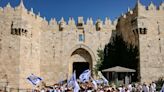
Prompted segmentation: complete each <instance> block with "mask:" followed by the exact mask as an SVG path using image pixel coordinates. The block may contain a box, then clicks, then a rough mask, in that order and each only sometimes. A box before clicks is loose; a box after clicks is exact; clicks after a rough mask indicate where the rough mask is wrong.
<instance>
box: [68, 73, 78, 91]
mask: <svg viewBox="0 0 164 92" xmlns="http://www.w3.org/2000/svg"><path fill="white" fill-rule="evenodd" d="M67 85H68V87H73V92H79V90H80V87H79V84H78V83H77V81H76V72H75V71H74V73H73V75H72V77H71V78H70V79H69V80H68V81H67Z"/></svg>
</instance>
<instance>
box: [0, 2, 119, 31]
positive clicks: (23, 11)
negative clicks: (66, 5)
mask: <svg viewBox="0 0 164 92" xmlns="http://www.w3.org/2000/svg"><path fill="white" fill-rule="evenodd" d="M6 12H8V13H9V12H11V13H13V14H16V15H18V16H20V17H21V16H24V15H27V16H28V17H31V18H32V19H33V20H36V21H39V22H40V23H41V24H42V25H47V26H49V27H59V30H62V29H63V28H64V27H66V26H70V27H74V28H79V27H80V25H82V26H92V27H95V28H96V25H97V22H98V21H99V20H100V19H97V20H96V22H94V21H93V19H92V18H91V17H90V18H87V20H86V21H84V20H83V17H78V19H77V20H78V21H77V22H76V21H75V19H74V18H71V17H70V18H69V19H68V21H65V19H64V18H63V17H62V18H61V19H60V21H56V19H55V18H52V19H50V21H47V20H46V17H41V15H40V12H39V13H38V14H35V13H34V10H33V8H31V9H30V10H27V9H26V8H25V6H24V3H23V0H21V2H20V4H19V5H18V6H16V7H12V6H11V4H10V3H8V4H7V5H6V6H5V7H3V8H2V7H0V14H6ZM116 23H117V20H115V21H113V22H112V21H111V20H110V19H109V18H108V17H106V18H105V21H102V22H100V23H98V24H99V25H101V27H106V28H108V27H109V28H110V27H112V28H115V26H116Z"/></svg>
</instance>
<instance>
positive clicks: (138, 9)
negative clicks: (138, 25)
mask: <svg viewBox="0 0 164 92" xmlns="http://www.w3.org/2000/svg"><path fill="white" fill-rule="evenodd" d="M154 12H157V13H154ZM158 12H159V13H158ZM144 13H146V14H149V13H150V14H151V13H154V14H161V13H163V14H164V2H161V4H160V5H159V6H156V5H155V4H154V3H153V2H150V4H149V5H148V6H145V5H143V4H142V3H141V2H140V0H137V3H136V5H135V7H134V8H133V9H130V8H128V9H127V12H126V13H122V14H121V16H120V17H119V18H120V19H126V18H129V17H132V16H135V15H136V16H138V15H139V14H144Z"/></svg>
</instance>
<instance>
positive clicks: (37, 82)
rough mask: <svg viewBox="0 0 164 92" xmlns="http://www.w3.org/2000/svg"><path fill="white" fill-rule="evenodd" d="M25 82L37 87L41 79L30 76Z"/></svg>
mask: <svg viewBox="0 0 164 92" xmlns="http://www.w3.org/2000/svg"><path fill="white" fill-rule="evenodd" d="M27 80H28V81H30V82H31V83H32V84H33V85H37V84H39V83H40V82H41V81H42V78H40V77H38V76H35V75H33V74H31V75H30V76H29V77H27Z"/></svg>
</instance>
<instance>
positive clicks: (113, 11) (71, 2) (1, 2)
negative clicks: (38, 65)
mask: <svg viewBox="0 0 164 92" xmlns="http://www.w3.org/2000/svg"><path fill="white" fill-rule="evenodd" d="M23 1H24V5H25V7H26V8H27V9H28V10H30V9H31V8H33V10H34V12H35V13H36V14H38V12H40V14H41V16H42V17H44V16H45V17H46V19H47V20H50V19H51V18H56V20H58V21H59V20H60V19H61V17H64V19H65V20H68V19H69V17H73V18H74V19H75V20H77V17H78V16H83V17H84V20H86V19H87V18H89V17H92V18H93V20H94V21H95V20H96V19H98V18H100V19H102V20H105V17H109V18H110V19H111V20H112V21H113V20H115V19H117V18H118V17H119V16H120V15H121V14H122V13H125V12H127V9H128V7H130V8H134V6H135V4H136V0H23ZM151 1H152V2H153V3H154V4H155V5H157V6H159V5H160V3H161V2H162V1H164V0H140V2H141V3H142V4H143V5H146V6H148V5H149V4H150V2H151ZM8 2H10V4H11V6H13V7H15V6H17V5H19V3H20V0H0V7H4V6H6V4H7V3H8Z"/></svg>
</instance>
